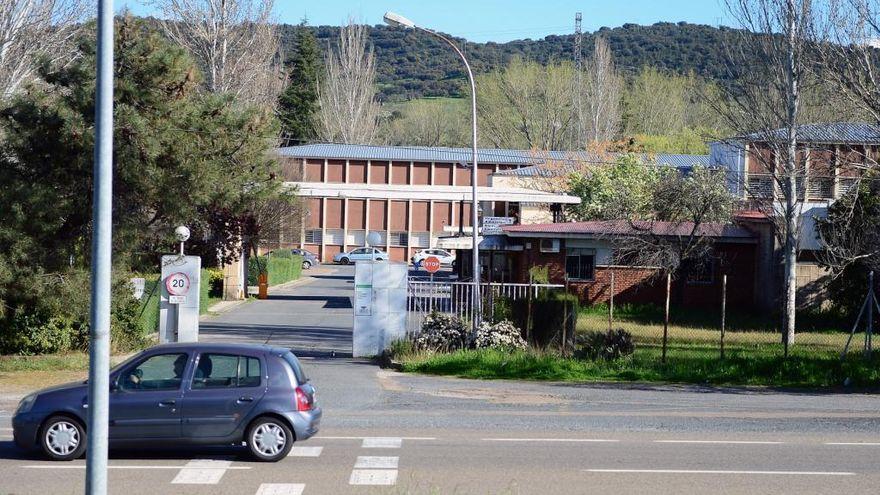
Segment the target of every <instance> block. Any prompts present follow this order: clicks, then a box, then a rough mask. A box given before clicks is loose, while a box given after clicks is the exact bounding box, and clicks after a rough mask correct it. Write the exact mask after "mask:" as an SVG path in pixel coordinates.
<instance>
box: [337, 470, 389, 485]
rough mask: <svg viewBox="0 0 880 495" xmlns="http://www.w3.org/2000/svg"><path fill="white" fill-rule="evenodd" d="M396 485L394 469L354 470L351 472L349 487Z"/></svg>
mask: <svg viewBox="0 0 880 495" xmlns="http://www.w3.org/2000/svg"><path fill="white" fill-rule="evenodd" d="M395 483H397V470H396V469H355V470H353V471H352V472H351V478H349V480H348V484H349V485H384V486H390V485H393V484H395Z"/></svg>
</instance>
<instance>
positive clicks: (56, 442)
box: [40, 416, 86, 461]
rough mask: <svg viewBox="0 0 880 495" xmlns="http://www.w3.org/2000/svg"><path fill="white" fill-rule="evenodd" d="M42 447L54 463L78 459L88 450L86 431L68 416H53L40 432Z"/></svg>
mask: <svg viewBox="0 0 880 495" xmlns="http://www.w3.org/2000/svg"><path fill="white" fill-rule="evenodd" d="M40 447H41V448H42V449H43V453H45V454H46V456H47V457H49V458H50V459H52V460H53V461H72V460H74V459H78V458H79V457H81V456H82V455H83V452H85V450H86V429H85V427H83V425H82V424H81V423H80V422H79V421H77V420H75V419H73V418H70V417H68V416H52V417H51V418H49V419H48V420H47V421H46V423H45V424H44V425H43V428H42V430H41V431H40Z"/></svg>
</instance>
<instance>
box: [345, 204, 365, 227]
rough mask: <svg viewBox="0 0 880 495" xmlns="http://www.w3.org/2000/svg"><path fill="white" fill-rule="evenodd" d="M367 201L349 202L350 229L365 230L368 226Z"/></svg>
mask: <svg viewBox="0 0 880 495" xmlns="http://www.w3.org/2000/svg"><path fill="white" fill-rule="evenodd" d="M366 208H367V205H366V200H364V199H349V200H348V228H350V229H356V230H363V229H364V226H365V225H366V219H365V212H366Z"/></svg>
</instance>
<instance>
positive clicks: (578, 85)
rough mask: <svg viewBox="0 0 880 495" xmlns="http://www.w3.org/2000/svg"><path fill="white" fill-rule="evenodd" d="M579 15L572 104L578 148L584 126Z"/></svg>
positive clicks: (575, 23)
mask: <svg viewBox="0 0 880 495" xmlns="http://www.w3.org/2000/svg"><path fill="white" fill-rule="evenodd" d="M581 19H582V16H581V13H580V12H578V13H576V14H575V15H574V78H575V79H574V84H575V87H574V104H575V109H574V111H575V114H574V117H575V120H576V121H577V136H575V145H576V146H578V147H580V145H581V140H583V138H584V124H583V120H584V119H583V118H582V117H583V115H582V114H583V104H582V101H581V98H582V96H581V94H582V93H583V89H584V86H583V81H582V80H581V78H582V77H583V74H582V73H583V68H584V67H583V66H584V63H583V54H584V50H583V34H582V33H581Z"/></svg>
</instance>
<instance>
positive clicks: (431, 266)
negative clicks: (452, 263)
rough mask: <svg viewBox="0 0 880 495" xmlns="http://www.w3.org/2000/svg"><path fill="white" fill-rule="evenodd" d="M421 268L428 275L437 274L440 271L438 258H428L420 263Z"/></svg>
mask: <svg viewBox="0 0 880 495" xmlns="http://www.w3.org/2000/svg"><path fill="white" fill-rule="evenodd" d="M422 268H424V269H425V271H426V272H428V273H430V274H434V273H437V272H438V271H440V258H438V257H436V256H428V257H427V258H425V260H424V261H422Z"/></svg>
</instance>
